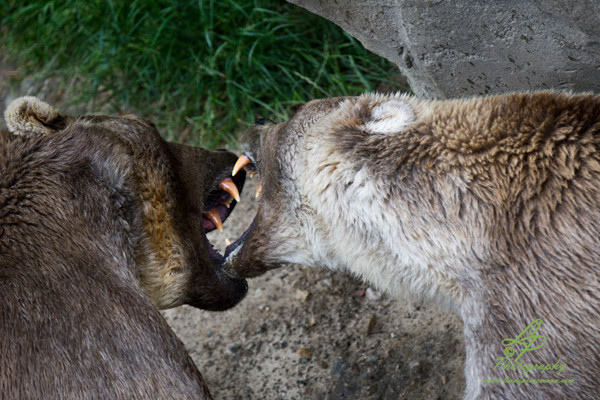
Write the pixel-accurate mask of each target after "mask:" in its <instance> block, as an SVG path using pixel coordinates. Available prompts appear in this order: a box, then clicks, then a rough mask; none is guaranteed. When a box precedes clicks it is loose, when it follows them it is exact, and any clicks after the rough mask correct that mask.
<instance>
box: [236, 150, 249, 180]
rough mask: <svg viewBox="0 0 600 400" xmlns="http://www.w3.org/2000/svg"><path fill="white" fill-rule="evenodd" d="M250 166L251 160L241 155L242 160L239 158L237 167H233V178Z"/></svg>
mask: <svg viewBox="0 0 600 400" xmlns="http://www.w3.org/2000/svg"><path fill="white" fill-rule="evenodd" d="M248 164H250V159H249V158H248V157H246V156H245V155H241V156H240V158H238V160H237V161H236V163H235V165H234V166H233V171H231V176H235V174H237V173H238V171H239V170H240V169H242V168H243V167H245V166H246V165H248Z"/></svg>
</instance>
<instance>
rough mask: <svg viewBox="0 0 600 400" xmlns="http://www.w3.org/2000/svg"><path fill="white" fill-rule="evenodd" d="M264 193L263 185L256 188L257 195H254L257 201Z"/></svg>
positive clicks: (260, 184)
mask: <svg viewBox="0 0 600 400" xmlns="http://www.w3.org/2000/svg"><path fill="white" fill-rule="evenodd" d="M262 191H263V186H262V183H259V184H258V187H257V188H256V194H255V195H254V198H255V199H257V198H259V197H260V195H261V194H262Z"/></svg>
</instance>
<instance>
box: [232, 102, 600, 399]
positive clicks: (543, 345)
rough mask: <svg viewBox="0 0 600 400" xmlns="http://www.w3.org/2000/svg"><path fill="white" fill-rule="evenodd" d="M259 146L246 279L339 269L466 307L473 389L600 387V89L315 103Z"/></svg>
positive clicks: (252, 137) (260, 131)
mask: <svg viewBox="0 0 600 400" xmlns="http://www.w3.org/2000/svg"><path fill="white" fill-rule="evenodd" d="M245 142H246V145H245V153H244V157H242V158H240V161H239V163H238V165H237V166H236V168H235V170H236V171H237V170H239V169H240V168H241V167H242V166H244V165H246V168H250V169H258V171H259V172H260V174H261V185H262V186H261V187H262V196H261V197H260V204H259V209H258V213H257V216H256V218H255V220H254V222H253V224H252V226H251V227H250V229H249V230H248V231H247V232H246V233H245V234H244V237H243V238H244V239H245V240H243V241H240V242H238V243H237V244H236V246H234V247H232V248H230V249H229V251H228V256H227V266H226V268H227V269H229V271H230V272H231V273H232V274H237V276H240V277H251V276H256V275H259V274H261V273H263V272H265V271H266V270H268V269H270V268H275V267H277V266H280V265H281V263H300V264H306V265H315V266H327V267H329V268H334V269H335V268H339V269H344V270H347V271H350V272H351V273H353V274H355V275H357V276H359V277H362V278H363V279H364V280H365V281H367V282H369V283H370V284H372V285H375V286H376V287H378V288H379V289H382V290H384V291H386V292H388V293H390V294H392V295H395V296H405V295H406V296H416V297H420V298H424V299H428V300H432V301H435V302H437V303H438V304H440V305H442V306H443V307H446V308H448V309H450V310H452V311H455V312H456V313H458V314H459V315H460V316H461V317H462V319H463V321H464V334H465V343H466V352H467V356H466V362H465V368H466V369H465V376H466V384H467V387H466V393H465V398H466V399H598V398H600V373H599V371H600V96H597V95H592V94H579V95H577V94H569V93H561V92H555V91H546V92H536V93H513V94H506V95H500V96H490V97H477V98H471V99H462V100H448V101H425V100H420V99H416V98H414V97H410V96H403V95H376V94H366V95H363V96H360V97H353V98H333V99H324V100H316V101H311V102H309V103H307V104H305V105H303V106H301V107H299V108H298V109H296V110H295V114H294V115H293V117H292V118H291V119H290V120H289V121H288V122H285V123H281V124H277V125H274V124H269V125H256V126H255V127H253V128H251V129H250V130H249V131H248V132H247V134H246V138H245Z"/></svg>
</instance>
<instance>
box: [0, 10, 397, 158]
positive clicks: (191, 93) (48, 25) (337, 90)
mask: <svg viewBox="0 0 600 400" xmlns="http://www.w3.org/2000/svg"><path fill="white" fill-rule="evenodd" d="M0 26H1V28H0V51H3V52H4V53H5V54H6V57H7V59H8V62H9V63H11V64H12V65H17V66H19V69H18V76H29V75H31V74H35V75H36V76H38V77H47V76H60V77H61V78H62V79H63V81H64V82H66V84H69V83H70V84H71V85H76V86H75V87H76V93H75V94H76V95H75V96H72V99H71V101H74V102H79V103H85V104H86V105H87V108H88V109H94V108H96V109H97V108H99V107H104V108H102V109H103V110H108V111H109V112H116V111H123V110H127V111H133V112H136V113H138V114H141V115H145V116H148V117H150V118H151V119H152V120H153V121H154V122H155V123H157V125H158V126H159V128H160V129H161V131H162V132H163V134H164V135H165V136H166V137H168V138H170V139H180V140H182V141H185V142H188V143H193V144H199V145H203V146H206V147H215V146H219V145H223V144H225V143H232V142H233V141H234V140H235V136H236V134H237V132H239V130H240V129H244V128H245V127H247V126H248V125H249V124H250V123H252V122H253V121H254V119H255V117H256V116H257V115H262V116H266V117H269V118H271V119H274V120H282V119H284V118H286V116H287V110H288V109H289V107H290V106H291V105H294V104H297V103H300V102H304V101H307V100H309V99H312V98H318V97H330V96H340V95H355V94H358V93H360V92H363V91H365V90H375V89H377V87H378V85H379V84H380V83H382V82H391V81H392V77H393V75H396V74H397V72H396V69H395V67H394V66H393V65H392V64H391V63H389V62H388V61H386V60H384V59H382V58H380V57H378V56H376V55H374V54H372V53H370V52H368V51H366V50H365V49H364V48H363V47H362V45H361V44H360V43H359V42H357V41H356V40H354V39H353V38H352V37H350V36H349V35H347V34H345V33H344V32H343V31H342V30H341V29H340V28H338V27H337V26H335V25H334V24H332V23H330V22H328V21H326V20H324V19H322V18H320V17H317V16H314V15H312V14H310V13H308V12H306V11H304V10H303V9H301V8H299V7H296V6H293V5H291V4H288V3H286V2H285V1H283V0H260V1H259V0H254V1H252V0H245V1H243V0H238V1H235V0H221V1H212V0H206V1H202V0H198V1H189V0H188V1H185V0H179V1H176V0H147V1H135V0H134V1H118V0H96V1H93V0H85V1H84V0H61V1H39V0H38V1H21V0H0ZM397 88H398V89H402V88H401V87H398V86H397ZM72 92H73V91H72ZM107 105H108V106H109V108H108V109H107V108H106V106H107ZM182 136H183V137H182Z"/></svg>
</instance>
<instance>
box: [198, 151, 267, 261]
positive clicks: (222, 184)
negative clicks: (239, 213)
mask: <svg viewBox="0 0 600 400" xmlns="http://www.w3.org/2000/svg"><path fill="white" fill-rule="evenodd" d="M244 157H245V156H242V157H240V159H238V162H237V163H236V165H235V167H234V168H233V171H232V173H231V176H229V177H226V178H223V179H221V180H219V181H218V183H217V184H216V185H215V186H214V187H213V189H212V190H211V191H210V192H209V194H208V196H207V197H206V200H205V202H204V210H205V211H204V212H203V214H202V229H203V230H204V233H205V237H206V241H207V244H208V253H209V255H210V257H211V259H212V260H213V261H214V262H215V263H217V264H223V263H224V262H225V260H226V259H227V257H228V256H229V255H230V254H232V253H233V252H235V251H236V250H237V249H239V248H240V247H241V245H242V244H243V243H244V241H245V239H246V237H247V236H248V234H249V233H250V232H251V231H252V228H253V227H254V222H252V224H251V225H250V227H249V228H248V229H247V230H246V231H245V232H244V233H243V234H242V235H241V236H240V237H239V238H238V239H237V240H235V241H234V242H229V241H227V247H226V248H225V253H224V255H222V254H220V253H219V252H218V251H217V250H216V249H215V245H214V244H213V243H211V242H210V240H209V239H208V237H207V236H206V234H207V233H209V232H212V231H214V230H215V229H216V230H219V231H220V232H223V223H224V222H225V221H226V220H227V218H228V217H229V215H231V213H232V211H233V209H234V208H235V206H236V204H237V203H239V202H240V194H241V192H242V189H243V187H244V182H245V179H246V175H247V174H248V175H250V176H254V175H256V174H257V170H256V167H255V166H254V163H252V162H250V161H249V159H248V162H245V163H243V164H242V163H241V162H240V160H243V158H244ZM245 158H246V159H247V157H245ZM240 170H241V171H240ZM258 195H259V193H258V192H257V197H258Z"/></svg>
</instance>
